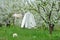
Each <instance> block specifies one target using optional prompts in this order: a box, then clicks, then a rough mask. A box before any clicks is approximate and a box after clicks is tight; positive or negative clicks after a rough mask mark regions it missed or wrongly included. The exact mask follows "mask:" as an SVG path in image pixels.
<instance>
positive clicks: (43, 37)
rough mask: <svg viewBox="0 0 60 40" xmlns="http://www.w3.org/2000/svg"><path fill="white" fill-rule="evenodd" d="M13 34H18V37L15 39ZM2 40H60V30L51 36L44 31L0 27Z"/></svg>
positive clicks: (0, 39) (0, 38)
mask: <svg viewBox="0 0 60 40" xmlns="http://www.w3.org/2000/svg"><path fill="white" fill-rule="evenodd" d="M13 33H17V35H18V36H17V37H14V38H13ZM0 40H60V30H54V31H53V33H52V34H51V35H50V34H49V31H48V30H43V29H22V28H20V27H17V26H16V27H13V26H11V27H10V28H9V27H0Z"/></svg>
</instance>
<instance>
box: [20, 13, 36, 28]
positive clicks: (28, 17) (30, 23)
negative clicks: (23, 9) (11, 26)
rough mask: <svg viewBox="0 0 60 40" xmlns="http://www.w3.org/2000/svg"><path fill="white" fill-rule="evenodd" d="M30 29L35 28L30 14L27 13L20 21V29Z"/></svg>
mask: <svg viewBox="0 0 60 40" xmlns="http://www.w3.org/2000/svg"><path fill="white" fill-rule="evenodd" d="M24 26H25V28H32V27H35V26H36V22H35V19H34V16H33V14H32V13H30V12H27V13H26V14H25V15H24V17H23V20H22V24H21V28H23V27H24Z"/></svg>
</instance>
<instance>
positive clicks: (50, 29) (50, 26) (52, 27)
mask: <svg viewBox="0 0 60 40" xmlns="http://www.w3.org/2000/svg"><path fill="white" fill-rule="evenodd" d="M53 30H54V24H51V23H50V24H49V31H50V34H52V31H53Z"/></svg>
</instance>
